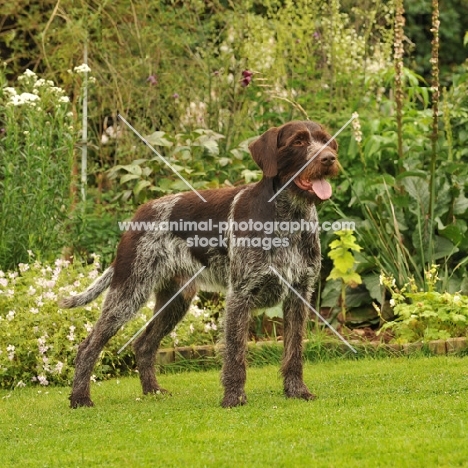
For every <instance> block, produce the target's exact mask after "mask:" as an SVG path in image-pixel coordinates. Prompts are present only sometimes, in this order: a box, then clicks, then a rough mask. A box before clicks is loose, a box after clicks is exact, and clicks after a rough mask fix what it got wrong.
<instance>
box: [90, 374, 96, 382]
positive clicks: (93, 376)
mask: <svg viewBox="0 0 468 468" xmlns="http://www.w3.org/2000/svg"><path fill="white" fill-rule="evenodd" d="M89 380H91V382H96V376H95V375H94V374H93V375H92V376H91V377H90V379H89Z"/></svg>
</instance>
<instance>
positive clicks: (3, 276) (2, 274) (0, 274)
mask: <svg viewBox="0 0 468 468" xmlns="http://www.w3.org/2000/svg"><path fill="white" fill-rule="evenodd" d="M0 278H5V273H4V272H3V271H2V270H0Z"/></svg>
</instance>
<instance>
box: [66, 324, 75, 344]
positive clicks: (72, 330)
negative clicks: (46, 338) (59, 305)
mask: <svg viewBox="0 0 468 468" xmlns="http://www.w3.org/2000/svg"><path fill="white" fill-rule="evenodd" d="M75 329H76V327H74V326H73V325H70V333H69V334H68V335H67V338H68V340H69V341H75Z"/></svg>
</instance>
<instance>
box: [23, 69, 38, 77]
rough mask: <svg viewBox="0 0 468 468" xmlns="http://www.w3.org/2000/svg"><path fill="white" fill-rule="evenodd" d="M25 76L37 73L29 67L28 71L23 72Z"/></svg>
mask: <svg viewBox="0 0 468 468" xmlns="http://www.w3.org/2000/svg"><path fill="white" fill-rule="evenodd" d="M23 75H24V76H29V77H33V76H36V74H35V73H34V72H33V71H32V70H30V69H29V68H27V69H26V71H25V72H24V73H23Z"/></svg>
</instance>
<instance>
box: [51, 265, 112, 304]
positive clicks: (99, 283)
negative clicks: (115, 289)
mask: <svg viewBox="0 0 468 468" xmlns="http://www.w3.org/2000/svg"><path fill="white" fill-rule="evenodd" d="M113 276H114V267H113V266H112V265H111V266H110V267H109V268H108V269H107V270H106V271H104V273H103V274H102V275H101V276H100V277H99V278H97V279H96V281H94V283H93V284H91V286H89V288H88V289H87V290H86V291H84V292H82V293H81V294H78V295H76V296H70V297H64V298H63V299H60V301H59V306H60V307H62V308H64V309H71V308H72V307H79V306H84V305H86V304H89V303H90V302H91V301H93V300H94V299H96V297H98V296H99V294H101V293H102V292H103V291H105V290H106V289H107V288H108V287H109V285H110V283H111V281H112V277H113Z"/></svg>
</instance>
